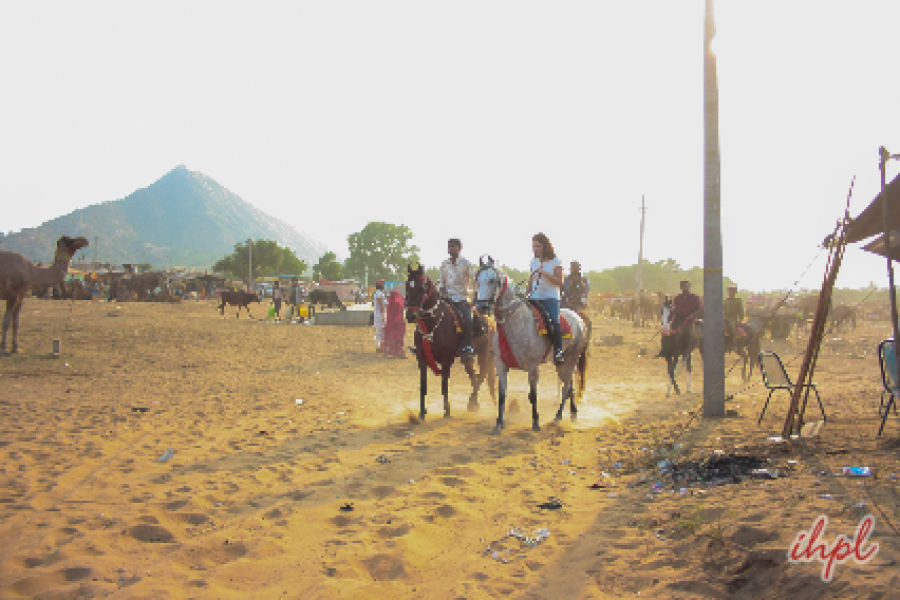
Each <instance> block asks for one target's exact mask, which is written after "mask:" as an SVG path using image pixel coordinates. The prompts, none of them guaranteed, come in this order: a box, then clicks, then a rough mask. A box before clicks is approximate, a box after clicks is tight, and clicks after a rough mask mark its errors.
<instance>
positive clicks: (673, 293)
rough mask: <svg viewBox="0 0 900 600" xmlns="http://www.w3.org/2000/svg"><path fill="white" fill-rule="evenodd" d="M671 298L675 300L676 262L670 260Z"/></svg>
mask: <svg viewBox="0 0 900 600" xmlns="http://www.w3.org/2000/svg"><path fill="white" fill-rule="evenodd" d="M669 298H675V261H674V260H672V259H671V258H670V259H669Z"/></svg>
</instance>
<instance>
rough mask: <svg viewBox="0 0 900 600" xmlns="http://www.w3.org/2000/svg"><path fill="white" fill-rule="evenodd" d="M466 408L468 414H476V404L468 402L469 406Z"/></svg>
mask: <svg viewBox="0 0 900 600" xmlns="http://www.w3.org/2000/svg"><path fill="white" fill-rule="evenodd" d="M466 408H467V409H468V410H469V412H478V403H477V402H469V405H468V406H467V407H466Z"/></svg>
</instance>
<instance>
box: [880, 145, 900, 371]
mask: <svg viewBox="0 0 900 600" xmlns="http://www.w3.org/2000/svg"><path fill="white" fill-rule="evenodd" d="M878 152H879V155H880V156H881V215H882V218H883V219H884V254H885V256H887V270H888V292H889V295H890V299H891V331H893V332H894V348H896V347H897V340H898V339H900V335H898V331H897V327H898V325H897V288H896V287H894V262H893V253H894V252H893V248H891V225H890V219H889V218H888V217H889V215H890V206H889V205H888V199H887V196H885V195H884V180H885V166H886V164H887V161H888V160H890V159H891V158H897V155H894V156H891V155H890V154H889V153H888V151H887V149H886V148H885V147H884V146H882V147H881V148H879V149H878ZM894 354H896V355H897V365H898V366H900V353H897V352H895V353H894ZM898 373H900V371H898Z"/></svg>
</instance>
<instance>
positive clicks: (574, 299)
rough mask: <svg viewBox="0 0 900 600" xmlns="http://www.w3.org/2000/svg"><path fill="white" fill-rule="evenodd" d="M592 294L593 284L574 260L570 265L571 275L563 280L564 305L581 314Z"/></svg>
mask: <svg viewBox="0 0 900 600" xmlns="http://www.w3.org/2000/svg"><path fill="white" fill-rule="evenodd" d="M590 293H591V284H590V282H589V281H588V280H587V277H585V276H583V275H582V274H581V264H580V263H579V262H578V261H577V260H573V261H572V264H571V265H569V274H568V275H567V276H566V278H565V279H564V280H563V286H562V304H563V306H565V307H567V308H571V309H572V310H574V311H575V312H577V313H581V312H582V311H583V310H584V308H585V306H586V305H587V298H588V296H589V294H590Z"/></svg>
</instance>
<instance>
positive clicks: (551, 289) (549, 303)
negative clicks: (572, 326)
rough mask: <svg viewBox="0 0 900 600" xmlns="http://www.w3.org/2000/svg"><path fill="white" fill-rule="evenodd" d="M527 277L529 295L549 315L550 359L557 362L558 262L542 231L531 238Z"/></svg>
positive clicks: (559, 351) (560, 271)
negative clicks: (551, 352) (531, 254)
mask: <svg viewBox="0 0 900 600" xmlns="http://www.w3.org/2000/svg"><path fill="white" fill-rule="evenodd" d="M531 251H532V252H533V253H534V258H532V259H531V265H530V270H531V276H530V277H529V278H528V295H529V297H530V298H531V299H532V300H534V301H536V302H539V303H540V304H541V305H543V307H544V310H546V311H547V316H548V317H549V318H550V321H551V325H552V328H553V331H552V333H551V338H552V341H553V362H554V363H556V364H561V363H563V362H565V360H566V357H565V356H563V352H562V330H560V328H559V288H560V287H562V284H563V268H562V262H560V260H559V258H558V257H557V256H556V252H554V251H553V246H552V245H551V244H550V240H549V239H547V236H546V235H544V234H543V233H537V234H535V235H534V236H533V237H532V238H531Z"/></svg>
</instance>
